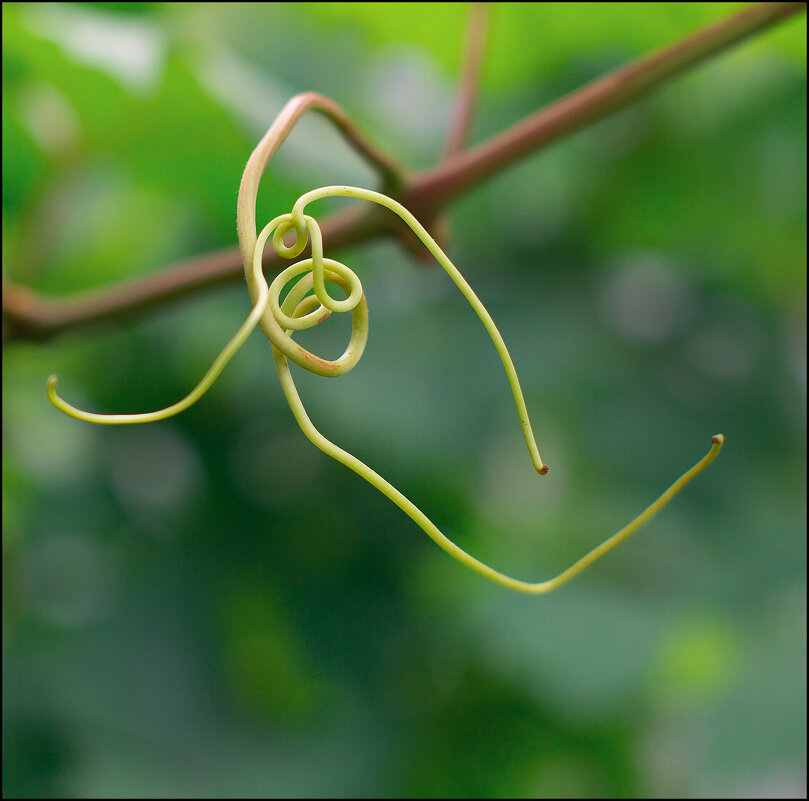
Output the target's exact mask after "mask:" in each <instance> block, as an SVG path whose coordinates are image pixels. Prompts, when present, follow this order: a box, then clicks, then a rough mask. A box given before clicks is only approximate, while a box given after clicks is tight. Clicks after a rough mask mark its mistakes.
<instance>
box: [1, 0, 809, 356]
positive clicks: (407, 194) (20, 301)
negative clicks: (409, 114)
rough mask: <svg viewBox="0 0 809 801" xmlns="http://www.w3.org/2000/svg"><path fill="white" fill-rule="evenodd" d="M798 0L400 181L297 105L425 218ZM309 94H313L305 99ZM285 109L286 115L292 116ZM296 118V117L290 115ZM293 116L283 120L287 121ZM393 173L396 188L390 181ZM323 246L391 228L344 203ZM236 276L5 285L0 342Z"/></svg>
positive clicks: (234, 262) (227, 265)
mask: <svg viewBox="0 0 809 801" xmlns="http://www.w3.org/2000/svg"><path fill="white" fill-rule="evenodd" d="M805 5H806V4H805V3H758V4H755V5H752V6H748V7H747V8H744V9H742V10H741V11H739V12H737V13H736V14H733V15H732V16H730V17H727V18H726V19H723V20H720V21H719V22H717V23H714V24H713V25H709V26H708V27H706V28H703V29H701V30H699V31H697V32H696V33H694V34H691V35H690V36H688V37H686V38H685V39H683V40H681V41H679V42H677V43H675V44H673V45H670V46H669V47H666V48H664V49H662V50H659V51H658V52H656V53H653V54H652V55H649V56H645V57H642V58H640V59H637V60H636V61H633V62H631V63H630V64H628V65H626V66H624V67H621V68H619V69H616V70H614V71H612V72H610V73H608V74H607V75H605V76H603V77H602V78H599V79H597V80H595V81H592V82H591V83H588V84H586V85H585V86H583V87H582V88H580V89H577V90H576V91H574V92H571V93H570V94H568V95H566V96H565V97H563V98H561V99H560V100H558V101H556V102H554V103H551V104H550V105H549V106H547V107H545V108H544V109H542V110H540V111H538V112H536V113H535V114H532V115H531V116H530V117H528V118H527V119H525V120H523V121H522V122H519V123H517V124H516V125H514V126H512V127H511V128H508V129H507V130H506V131H503V132H502V133H500V134H498V135H496V136H494V137H492V138H491V139H489V140H488V141H487V142H484V143H483V144H481V145H478V146H477V147H475V148H473V149H472V150H469V151H466V152H463V153H459V154H457V155H456V156H454V157H452V158H450V159H449V160H448V161H446V162H444V163H442V164H440V165H439V166H437V167H434V168H432V169H430V170H426V171H424V172H421V173H418V174H416V175H414V176H412V177H411V178H410V179H409V180H408V179H407V177H406V176H404V175H403V173H402V171H401V170H400V168H398V167H397V166H396V165H395V164H394V162H392V161H391V160H389V159H388V158H387V157H385V156H383V155H382V154H381V153H379V152H378V151H376V150H375V149H374V148H373V147H372V146H371V145H369V144H368V143H367V142H366V140H364V139H363V138H362V136H361V135H360V134H359V132H358V131H357V129H356V128H355V127H354V125H353V124H352V123H351V121H350V120H349V119H348V118H347V117H346V116H345V114H344V113H343V112H342V111H341V110H340V109H339V107H338V106H337V105H336V104H334V103H333V102H332V101H330V100H328V99H326V98H321V97H320V96H318V95H314V94H313V93H307V94H306V95H300V96H298V97H297V98H294V99H293V101H290V104H288V106H287V108H289V107H290V106H291V105H292V104H293V103H298V104H299V106H296V107H299V108H300V111H299V112H297V116H300V114H302V113H303V111H305V110H306V109H307V108H313V109H314V110H317V111H320V112H321V113H323V114H325V115H326V116H327V117H329V119H331V120H332V121H333V122H335V124H337V126H338V128H339V129H340V130H341V132H342V133H343V134H344V135H345V136H346V138H347V139H348V140H349V142H351V144H352V145H354V146H355V147H357V149H358V150H359V151H360V152H361V153H362V154H363V155H365V156H366V157H367V158H368V160H369V161H371V163H373V164H375V165H376V166H378V167H379V169H380V171H381V172H382V174H383V176H384V178H385V180H386V183H387V187H386V191H388V194H391V195H393V196H394V197H397V199H399V200H400V201H401V202H402V203H403V204H404V205H405V206H407V207H408V208H409V209H410V210H411V211H412V212H413V214H415V216H416V217H418V218H429V217H430V216H431V215H433V214H435V212H436V211H438V210H439V209H441V208H442V207H443V206H444V205H446V204H447V203H449V202H450V201H451V200H452V199H453V198H455V197H457V196H459V195H461V194H463V193H464V192H466V191H469V189H471V188H472V187H473V186H475V185H476V184H479V183H481V182H482V181H484V180H485V179H486V178H488V177H490V176H491V175H493V174H496V173H497V172H499V171H500V170H502V169H504V168H506V167H508V166H509V165H511V164H514V163H515V162H517V161H519V160H520V159H522V158H525V157H526V156H527V155H529V154H531V153H534V152H536V151H537V150H539V149H540V148H542V147H544V146H546V145H549V144H551V143H552V142H555V141H557V140H558V139H561V138H562V137H564V136H567V135H568V134H571V133H574V132H575V131H578V130H581V129H582V128H584V127H585V126H587V125H589V124H591V123H593V122H595V121H597V120H600V119H603V118H604V117H606V116H607V115H609V114H611V113H613V112H616V111H619V110H620V109H622V108H624V107H626V106H627V105H629V104H630V103H632V102H635V101H636V100H639V99H640V98H642V97H644V96H645V95H647V94H649V93H650V92H651V91H652V90H653V89H655V88H656V87H657V86H659V85H661V84H662V83H664V82H665V81H667V80H670V79H672V78H674V77H675V76H677V75H679V74H680V73H682V72H684V71H685V70H687V69H689V68H690V67H693V66H695V65H696V64H698V63H700V62H701V61H704V60H706V59H707V58H709V57H711V56H713V55H716V54H717V53H719V52H721V51H723V50H725V49H727V48H728V47H730V46H731V45H733V44H736V43H737V42H739V41H741V40H743V39H745V38H747V37H748V36H751V35H753V34H755V33H757V32H760V31H763V30H765V29H767V28H768V27H770V26H771V25H773V24H775V23H776V22H778V21H780V20H782V19H784V18H786V17H788V16H790V15H793V14H796V13H799V12H801V11H803V10H804V9H805ZM314 98H317V101H315V100H314ZM291 116H294V115H291ZM297 116H295V119H297ZM292 124H294V119H292V120H291V121H290V122H289V125H290V126H291V125H292ZM399 181H402V182H403V186H402V188H401V191H399V192H396V191H395V189H396V183H397V182H399ZM322 229H323V241H324V245H325V246H326V247H328V248H330V249H337V248H339V247H344V246H347V245H353V244H358V243H360V242H365V241H368V240H369V239H371V238H373V237H377V236H380V235H382V234H386V233H388V234H389V233H392V232H393V230H394V229H393V228H392V227H391V225H390V223H388V222H386V221H384V220H382V219H380V218H379V217H378V215H377V216H375V215H373V214H371V213H369V212H367V211H365V212H359V211H357V212H355V211H353V210H351V209H349V210H348V211H347V212H345V213H343V214H340V215H332V216H331V217H329V218H328V219H327V220H325V221H324V222H323V225H322ZM264 264H265V268H266V269H267V270H268V271H276V270H277V268H278V267H279V266H280V260H279V259H278V258H277V257H275V256H274V254H273V255H270V254H269V253H268V254H265V258H264ZM241 277H242V269H241V259H240V256H239V251H238V249H236V248H234V249H233V250H225V251H219V252H217V253H214V254H206V255H203V256H199V257H196V258H194V259H191V260H189V261H186V262H183V263H181V264H179V265H173V266H172V267H170V268H168V269H166V270H162V271H160V272H158V273H155V274H153V275H150V276H148V277H146V278H144V279H140V280H138V281H133V282H127V283H125V284H120V285H118V286H113V287H108V288H103V289H98V290H95V291H93V292H91V293H83V294H81V295H79V296H78V297H71V298H65V299H58V300H53V299H46V298H44V297H42V296H41V295H38V294H37V293H35V292H32V291H30V290H27V289H23V288H21V287H16V286H11V285H7V286H5V287H4V291H3V336H4V340H13V339H34V340H43V339H47V338H49V337H51V336H54V335H55V334H58V333H60V332H62V331H64V330H68V329H71V328H77V327H79V326H82V325H84V324H86V323H91V322H100V321H105V320H115V319H119V318H122V317H125V316H129V315H133V314H137V313H141V312H144V311H146V310H150V309H153V308H156V307H157V306H159V305H162V304H163V303H166V302H168V301H173V300H176V299H178V298H180V297H185V296H188V295H189V294H192V293H194V292H196V291H198V290H201V289H204V288H207V287H213V286H217V285H219V284H223V283H227V282H230V281H235V280H238V279H240V278H241Z"/></svg>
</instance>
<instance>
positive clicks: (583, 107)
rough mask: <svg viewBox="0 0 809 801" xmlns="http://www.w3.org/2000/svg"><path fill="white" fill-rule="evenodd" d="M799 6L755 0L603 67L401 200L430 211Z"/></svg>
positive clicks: (417, 179)
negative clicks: (654, 49) (650, 50)
mask: <svg viewBox="0 0 809 801" xmlns="http://www.w3.org/2000/svg"><path fill="white" fill-rule="evenodd" d="M805 8H806V3H756V4H754V5H751V6H748V7H747V8H744V9H742V10H741V11H739V12H738V13H736V14H733V15H732V16H730V17H726V18H725V19H722V20H720V21H719V22H715V23H713V24H712V25H709V26H708V27H706V28H703V29H701V30H699V31H697V32H696V33H693V34H691V35H690V36H687V37H686V38H685V39H682V40H681V41H679V42H676V43H675V44H673V45H669V46H668V47H665V48H663V49H661V50H658V51H657V52H655V53H652V54H651V55H648V56H644V57H642V58H639V59H637V60H635V61H633V62H631V63H629V64H627V65H625V66H623V67H619V68H618V69H616V70H613V71H612V72H608V73H607V74H606V75H604V76H602V77H601V78H597V79H596V80H594V81H591V82H590V83H587V84H585V85H584V86H582V87H580V88H579V89H576V90H574V91H573V92H570V93H569V94H567V95H565V96H564V97H562V98H560V99H559V100H557V101H555V102H553V103H551V104H550V105H548V106H545V108H542V109H540V110H539V111H537V112H535V113H534V114H532V115H531V116H530V117H527V118H526V119H524V120H523V121H522V122H519V123H517V124H516V125H513V126H512V127H511V128H508V129H507V130H505V131H503V132H502V133H500V134H497V135H496V136H493V137H492V138H491V139H489V140H488V141H486V142H484V143H483V144H481V145H478V146H477V147H475V148H474V149H472V150H468V151H466V152H464V153H460V154H458V155H457V156H456V157H454V158H452V159H450V160H449V161H447V162H445V163H444V164H441V165H439V166H438V167H435V168H433V169H431V170H428V171H426V172H423V173H421V174H419V175H416V176H414V178H413V180H412V182H411V183H410V185H409V187H408V195H406V196H405V202H406V204H407V202H409V204H410V205H409V208H410V209H411V210H413V211H414V213H416V211H415V210H414V206H415V207H416V208H418V209H419V211H420V212H421V213H422V214H429V212H430V210H431V209H432V208H441V207H442V206H443V205H444V204H446V203H447V202H448V201H450V200H451V199H453V198H454V197H457V196H458V195H460V194H462V193H464V192H466V191H467V190H468V189H469V188H470V187H472V186H474V185H476V184H479V183H480V182H481V181H484V180H485V179H486V178H488V177H490V176H491V175H493V174H495V173H499V172H500V171H501V170H503V169H504V168H505V167H508V166H509V165H511V164H513V163H514V162H516V161H519V160H520V159H522V158H524V157H525V156H528V155H530V154H532V153H535V152H536V151H537V150H539V149H541V148H542V147H544V146H546V145H549V144H551V143H552V142H556V141H558V140H559V139H561V138H562V137H564V136H568V135H569V134H572V133H575V132H576V131H580V130H581V129H582V128H585V127H586V126H588V125H592V124H593V123H594V122H597V121H598V120H601V119H603V118H604V117H606V116H608V115H610V114H614V113H615V112H616V111H620V110H621V109H623V108H625V107H626V106H628V105H630V104H631V103H634V102H635V101H636V100H639V99H640V98H642V97H645V96H646V95H648V94H649V93H650V92H651V91H652V90H653V89H656V88H657V87H658V86H660V85H661V84H662V83H665V82H666V81H668V80H670V79H672V78H674V77H675V76H677V75H679V74H681V73H683V72H685V71H686V70H688V69H689V68H691V67H693V66H695V65H696V64H699V63H700V62H702V61H705V60H706V59H708V58H710V57H712V56H715V55H717V54H718V53H720V52H722V51H723V50H726V49H727V48H728V47H730V46H731V45H734V44H736V43H738V42H740V41H742V40H743V39H746V38H747V37H748V36H751V35H752V34H754V33H758V32H760V31H762V30H765V29H766V28H768V27H769V26H770V25H773V24H774V23H776V22H779V21H780V20H782V19H784V18H786V17H788V16H791V15H792V14H796V13H798V12H801V11H804V10H805Z"/></svg>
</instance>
